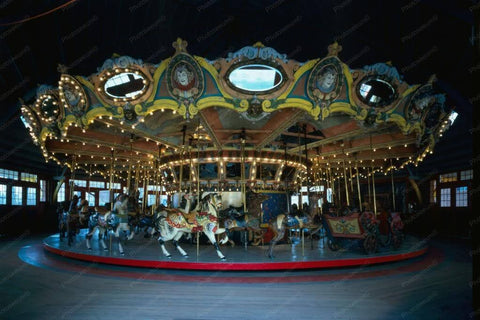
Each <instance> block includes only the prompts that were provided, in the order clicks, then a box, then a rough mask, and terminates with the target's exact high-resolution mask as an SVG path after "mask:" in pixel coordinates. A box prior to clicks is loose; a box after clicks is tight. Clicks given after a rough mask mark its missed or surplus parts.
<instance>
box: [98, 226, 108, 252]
mask: <svg viewBox="0 0 480 320" xmlns="http://www.w3.org/2000/svg"><path fill="white" fill-rule="evenodd" d="M106 232H107V230H106V229H102V228H98V240H100V244H101V245H102V248H103V251H108V248H107V245H106V244H105V240H104V238H106V236H105V234H106Z"/></svg>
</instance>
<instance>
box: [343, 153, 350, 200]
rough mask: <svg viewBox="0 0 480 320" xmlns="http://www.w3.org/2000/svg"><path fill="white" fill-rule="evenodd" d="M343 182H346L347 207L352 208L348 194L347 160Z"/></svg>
mask: <svg viewBox="0 0 480 320" xmlns="http://www.w3.org/2000/svg"><path fill="white" fill-rule="evenodd" d="M343 180H344V181H345V197H346V199H347V206H350V197H349V194H348V183H347V170H346V169H345V160H343Z"/></svg>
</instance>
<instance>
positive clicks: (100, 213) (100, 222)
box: [86, 207, 110, 251]
mask: <svg viewBox="0 0 480 320" xmlns="http://www.w3.org/2000/svg"><path fill="white" fill-rule="evenodd" d="M109 215H110V211H108V210H105V209H99V208H97V207H95V213H94V214H92V215H91V216H90V217H89V218H88V233H87V235H86V242H87V248H88V250H92V246H91V244H90V240H91V239H92V236H93V234H94V233H95V231H96V230H98V240H99V241H100V244H101V245H102V248H103V250H105V251H108V248H107V245H106V244H105V240H104V238H105V237H106V233H107V232H108V218H109Z"/></svg>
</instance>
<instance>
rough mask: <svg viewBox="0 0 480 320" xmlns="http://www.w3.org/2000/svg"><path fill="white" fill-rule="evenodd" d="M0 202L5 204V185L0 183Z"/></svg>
mask: <svg viewBox="0 0 480 320" xmlns="http://www.w3.org/2000/svg"><path fill="white" fill-rule="evenodd" d="M0 204H7V185H6V184H0Z"/></svg>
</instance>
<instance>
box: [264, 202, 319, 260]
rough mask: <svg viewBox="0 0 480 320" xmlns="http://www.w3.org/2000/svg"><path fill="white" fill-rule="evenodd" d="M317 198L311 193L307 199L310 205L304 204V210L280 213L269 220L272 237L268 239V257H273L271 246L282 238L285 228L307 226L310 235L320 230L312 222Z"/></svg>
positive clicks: (316, 207) (315, 211)
mask: <svg viewBox="0 0 480 320" xmlns="http://www.w3.org/2000/svg"><path fill="white" fill-rule="evenodd" d="M318 197H319V196H318ZM318 199H319V198H317V195H316V194H314V195H313V194H312V195H310V201H309V202H310V203H311V204H312V205H304V208H305V209H306V210H304V211H297V212H292V213H293V214H288V213H287V214H284V213H282V214H279V215H278V216H276V217H275V218H273V219H272V220H270V221H269V223H268V227H269V229H270V230H271V231H272V232H273V238H272V240H270V246H269V248H268V257H269V258H271V259H273V248H274V247H275V245H276V244H277V243H278V242H279V241H280V240H282V239H283V237H284V236H285V231H286V230H287V228H295V229H303V228H307V229H310V230H312V231H310V234H311V235H312V234H313V233H316V232H317V231H319V230H320V228H321V227H320V226H319V225H318V224H315V223H314V219H315V215H316V214H317V213H318Z"/></svg>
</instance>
